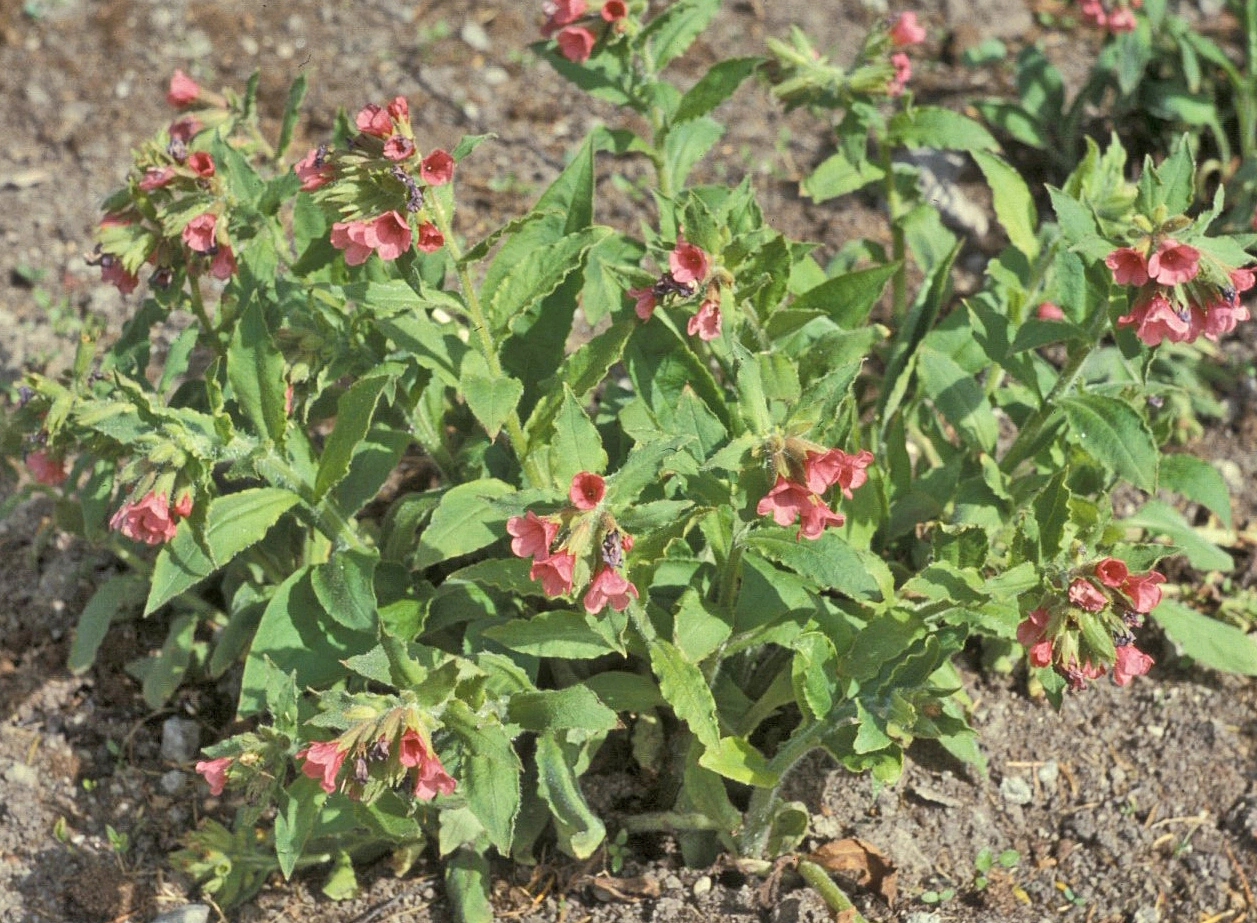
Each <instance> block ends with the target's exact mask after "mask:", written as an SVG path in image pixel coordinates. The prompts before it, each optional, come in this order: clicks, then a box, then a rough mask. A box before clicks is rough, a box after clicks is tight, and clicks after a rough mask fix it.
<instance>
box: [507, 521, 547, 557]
mask: <svg viewBox="0 0 1257 923" xmlns="http://www.w3.org/2000/svg"><path fill="white" fill-rule="evenodd" d="M506 531H507V532H508V533H509V534H510V535H511V536H513V537H512V539H511V554H513V555H515V556H516V557H517V558H543V559H544V558H545V557H546V556H547V555H549V554H550V545H552V544H553V543H554V537H555V536H556V535H558V534H559V524H558V523H557V522H552V521H551V520H549V519H542V518H541V517H540V516H538V515H537V514H536V513H534V512H533V511H532V510H529V511H528V512H527V513H526V514H525V515H523V516H512V517H511V518H510V519H508V520H507V521H506Z"/></svg>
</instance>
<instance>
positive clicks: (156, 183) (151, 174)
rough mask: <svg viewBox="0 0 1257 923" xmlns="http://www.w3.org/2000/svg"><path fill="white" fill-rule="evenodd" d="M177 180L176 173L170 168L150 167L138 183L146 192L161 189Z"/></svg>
mask: <svg viewBox="0 0 1257 923" xmlns="http://www.w3.org/2000/svg"><path fill="white" fill-rule="evenodd" d="M174 178H175V171H174V170H173V169H172V168H170V167H149V168H148V169H147V170H145V171H144V175H143V176H141V177H140V181H139V182H138V183H136V185H137V186H139V187H140V188H141V189H143V190H144V191H145V192H152V191H153V190H154V189H160V188H161V187H162V186H165V185H166V184H167V183H168V182H170V181H171V180H172V179H174Z"/></svg>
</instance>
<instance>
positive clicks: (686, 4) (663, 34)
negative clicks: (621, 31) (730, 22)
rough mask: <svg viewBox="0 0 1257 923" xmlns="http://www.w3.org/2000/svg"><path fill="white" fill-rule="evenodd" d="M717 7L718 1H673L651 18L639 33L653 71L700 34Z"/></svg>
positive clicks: (682, 52)
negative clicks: (652, 63)
mask: <svg viewBox="0 0 1257 923" xmlns="http://www.w3.org/2000/svg"><path fill="white" fill-rule="evenodd" d="M719 8H720V0H677V2H676V3H673V4H671V5H669V6H668V7H666V8H665V9H664V10H663V11H662V12H661V13H660V14H659V15H658V16H656V17H655V18H654V19H652V20H651V21H650V22H649V23H648V24H647V26H646V28H645V29H643V30H642V38H643V39H644V40H645V41H646V42H647V43H648V47H649V49H650V56H651V57H652V58H653V59H654V64H655V67H654V69H655V70H656V71H659V70H662V69H663V67H664V65H665V64H667V63H668V62H669V61H671V60H672V59H673V58H675V57H677V56H678V55H681V54H684V53H685V49H687V48H689V47H690V43H692V42H693V41H694V39H696V38H698V36H699V35H701V34H702V32H703V30H704V29H706V28H707V25H708V23H710V22H711V19H712V17H713V16H715V15H716V11H717V10H718V9H719Z"/></svg>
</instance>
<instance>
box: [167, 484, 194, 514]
mask: <svg viewBox="0 0 1257 923" xmlns="http://www.w3.org/2000/svg"><path fill="white" fill-rule="evenodd" d="M170 511H171V512H172V513H174V514H175V515H176V516H178V517H179V518H180V519H186V518H187V517H188V516H191V515H192V494H191V493H189V492H188V491H186V490H185V491H184V492H183V493H182V494H180V495H179V499H178V500H176V501H175V503H174V506H172V507H171V508H170Z"/></svg>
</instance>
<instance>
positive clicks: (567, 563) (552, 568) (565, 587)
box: [528, 551, 576, 596]
mask: <svg viewBox="0 0 1257 923" xmlns="http://www.w3.org/2000/svg"><path fill="white" fill-rule="evenodd" d="M575 565H576V558H575V557H574V556H573V555H572V553H571V552H568V551H560V552H559V553H558V554H552V555H550V556H549V557H547V558H546V559H545V560H537V559H535V558H534V559H533V563H532V567H531V568H530V569H529V571H528V578H529V579H530V580H540V581H541V590H542V592H543V593H545V594H546V595H547V596H563V595H565V594H567V593H570V592H571V591H572V568H573V567H574V566H575Z"/></svg>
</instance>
